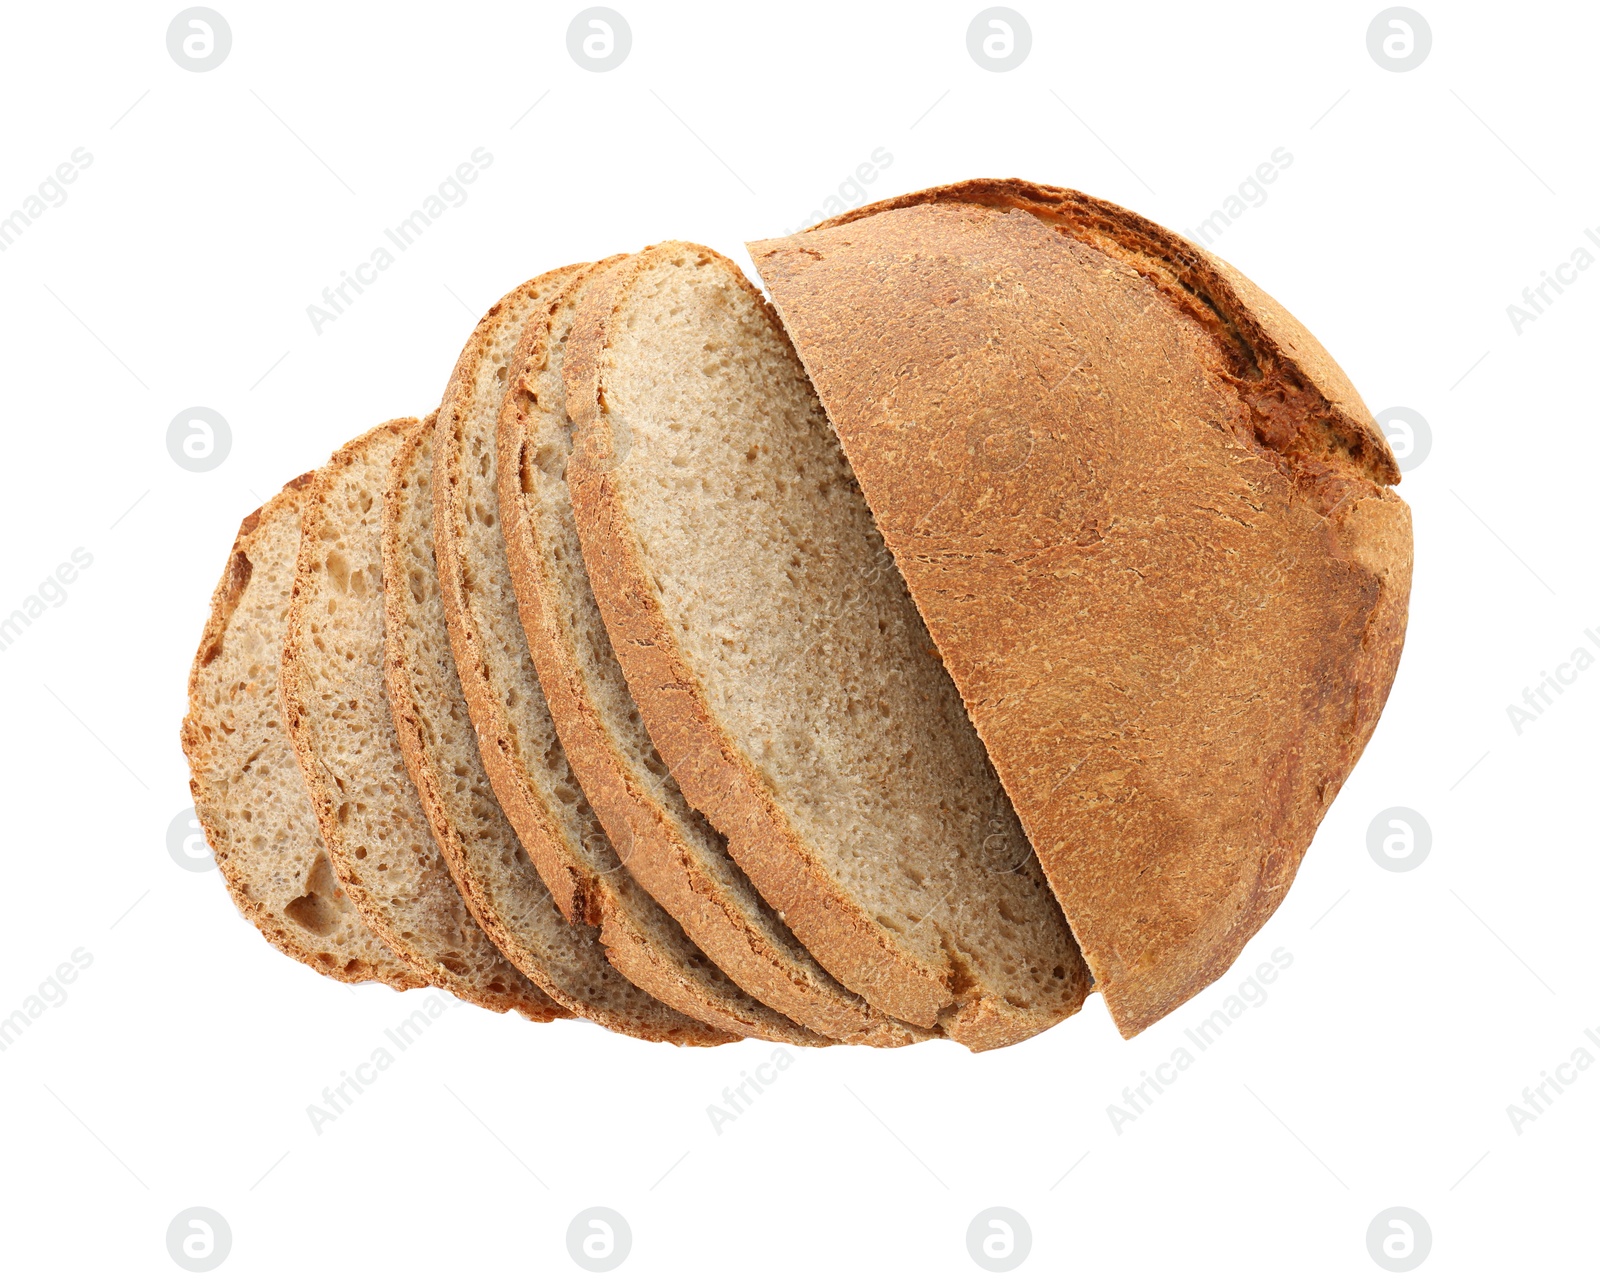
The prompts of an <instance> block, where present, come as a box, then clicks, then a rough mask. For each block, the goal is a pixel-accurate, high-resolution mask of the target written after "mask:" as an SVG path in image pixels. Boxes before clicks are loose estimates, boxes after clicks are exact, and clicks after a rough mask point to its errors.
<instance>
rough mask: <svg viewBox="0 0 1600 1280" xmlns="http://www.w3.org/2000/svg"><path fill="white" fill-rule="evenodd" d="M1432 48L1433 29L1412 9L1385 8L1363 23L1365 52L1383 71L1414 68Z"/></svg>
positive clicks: (1418, 65)
mask: <svg viewBox="0 0 1600 1280" xmlns="http://www.w3.org/2000/svg"><path fill="white" fill-rule="evenodd" d="M1432 48H1433V28H1432V27H1430V26H1429V25H1428V20H1427V19H1426V18H1424V17H1423V16H1422V15H1421V14H1420V13H1418V12H1417V11H1416V10H1415V9H1405V8H1400V7H1396V8H1393V9H1385V10H1384V11H1383V12H1382V13H1380V14H1378V16H1377V17H1375V18H1373V20H1372V21H1371V23H1369V24H1368V26H1367V52H1368V53H1370V54H1371V55H1372V60H1373V61H1374V62H1376V63H1377V64H1378V65H1379V66H1380V67H1382V68H1383V69H1384V70H1385V71H1415V70H1416V69H1417V68H1418V67H1420V66H1421V65H1422V64H1423V62H1424V61H1425V60H1426V58H1427V56H1428V52H1429V51H1430V50H1431V49H1432Z"/></svg>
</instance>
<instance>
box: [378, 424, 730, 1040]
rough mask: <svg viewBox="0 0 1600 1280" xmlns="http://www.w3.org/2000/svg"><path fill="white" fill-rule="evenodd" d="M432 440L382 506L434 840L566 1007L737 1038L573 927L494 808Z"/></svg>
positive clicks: (625, 1028)
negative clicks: (464, 680) (641, 982)
mask: <svg viewBox="0 0 1600 1280" xmlns="http://www.w3.org/2000/svg"><path fill="white" fill-rule="evenodd" d="M432 446H433V433H432V431H431V430H430V429H429V428H428V426H426V425H422V424H419V425H418V426H417V427H416V428H414V429H413V430H412V431H411V433H410V434H409V436H408V437H407V438H406V442H405V444H403V445H402V446H401V447H400V450H399V452H398V453H396V454H395V457H394V462H393V463H392V464H391V466H390V471H389V485H388V488H387V490H386V491H385V494H384V500H383V600H384V653H385V661H384V673H385V676H386V677H387V687H388V693H389V705H390V708H391V709H392V710H393V712H394V723H395V729H396V730H397V731H398V732H399V735H400V746H401V749H402V750H403V751H404V753H405V758H406V766H407V768H408V769H409V770H410V773H411V780H412V781H413V782H414V783H416V786H417V791H418V793H419V795H420V796H421V798H422V807H423V809H424V810H425V811H426V812H427V815H428V825H429V827H430V828H431V829H432V831H433V836H434V840H435V842H436V843H437V844H438V846H439V849H440V851H441V852H442V853H443V854H444V857H445V861H446V862H447V863H448V864H449V867H450V871H451V874H452V875H453V876H454V877H455V881H456V885H457V886H458V887H459V888H460V890H461V895H462V897H464V898H465V899H466V900H467V905H468V906H469V907H470V908H471V909H472V914H473V915H474V916H475V917H476V918H477V921H478V923H479V924H480V925H481V926H482V927H483V930H484V932H485V933H487V934H488V935H489V937H490V938H491V939H492V940H493V942H494V944H495V945H496V946H497V947H499V949H500V951H501V953H502V954H503V955H505V956H506V957H507V958H508V959H509V960H511V961H512V963H514V964H515V965H516V966H517V968H518V969H520V970H522V972H523V973H525V974H527V975H528V977H530V978H532V979H533V980H534V981H535V982H536V983H537V984H538V985H539V986H540V987H541V988H543V989H544V990H545V991H546V992H548V993H549V994H550V995H551V996H552V997H553V998H554V999H556V1000H557V1001H559V1002H560V1003H561V1004H562V1005H564V1006H565V1007H566V1008H567V1009H570V1010H571V1011H572V1012H573V1013H575V1014H577V1015H578V1016H580V1017H584V1018H589V1019H591V1020H593V1021H595V1022H597V1023H599V1024H600V1025H601V1026H604V1027H609V1028H610V1029H611V1030H613V1031H620V1032H622V1033H623V1034H625V1035H631V1036H637V1037H638V1038H640V1039H642V1040H666V1041H671V1042H673V1043H675V1044H697V1045H704V1044H723V1043H727V1042H728V1041H730V1040H732V1039H734V1038H735V1037H733V1036H730V1035H728V1034H727V1033H726V1032H722V1031H713V1030H712V1029H711V1028H710V1027H708V1026H706V1025H705V1024H704V1023H702V1022H698V1021H696V1020H695V1019H693V1018H688V1017H685V1016H684V1015H683V1014H681V1013H679V1012H678V1011H677V1010H675V1009H671V1008H668V1007H667V1006H666V1005H664V1004H662V1003H661V1002H660V1001H658V1000H656V999H655V998H654V997H653V996H649V995H646V994H645V993H644V992H643V991H641V990H640V989H639V988H638V987H636V986H634V985H633V983H631V982H629V981H628V980H627V979H626V978H624V977H623V976H622V975H621V974H620V973H618V972H617V970H615V969H614V968H612V967H611V965H610V964H609V963H608V962H607V960H606V954H605V950H604V949H603V948H602V946H601V945H600V938H599V934H598V931H597V930H595V929H592V928H590V927H589V926H587V925H582V924H578V925H574V924H569V923H568V922H567V921H566V920H565V919H564V918H563V917H562V915H561V913H560V912H559V911H557V910H556V905H555V903H554V901H552V900H551V897H550V891H549V889H547V888H546V887H545V884H544V881H542V880H541V879H540V878H539V873H538V872H536V871H535V870H534V869H533V864H532V863H531V862H529V861H528V855H527V853H526V852H525V851H524V850H523V848H522V846H521V844H519V843H518V841H517V837H516V833H515V832H514V831H512V829H511V824H510V823H508V822H507V821H506V818H505V815H504V814H503V813H501V811H500V806H499V805H498V804H497V803H495V798H494V791H493V790H492V789H491V787H490V785H489V775H488V774H486V773H485V772H484V770H483V762H482V760H481V759H480V758H479V755H478V742H477V737H476V735H475V734H474V733H473V731H472V722H471V720H470V719H469V717H468V714H467V700H466V697H465V696H464V695H463V694H462V692H461V681H460V679H459V678H458V677H457V675H456V664H455V657H454V656H453V655H452V654H451V652H450V636H449V633H448V632H447V631H446V629H445V622H444V604H443V602H442V601H441V600H440V599H439V575H438V572H437V570H436V569H435V567H434V561H433V490H432V485H431V483H430V481H431V475H432V471H433V447H432Z"/></svg>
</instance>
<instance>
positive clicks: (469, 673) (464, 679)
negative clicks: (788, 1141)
mask: <svg viewBox="0 0 1600 1280" xmlns="http://www.w3.org/2000/svg"><path fill="white" fill-rule="evenodd" d="M580 270H581V267H566V268H562V269H560V270H558V271H552V272H549V273H547V274H546V275H543V276H540V277H538V278H537V279H535V280H530V281H529V282H528V283H526V284H524V285H522V286H521V287H519V288H517V289H515V290H513V291H512V292H511V293H509V294H507V295H506V296H505V297H504V298H502V299H501V300H500V301H499V302H498V303H496V304H495V306H494V307H493V308H491V309H490V311H489V313H488V314H487V315H486V316H484V318H483V320H482V321H480V322H479V324H478V326H477V328H476V329H475V330H474V331H473V333H472V336H471V337H470V338H469V339H468V341H467V344H466V346H465V347H464V348H463V349H462V352H461V357H460V359H459V360H458V361H457V362H456V367H455V371H454V372H453V373H452V374H451V377H450V382H449V385H448V386H447V387H446V389H445V394H444V399H443V401H442V402H441V403H440V407H439V416H438V425H437V427H436V429H435V433H434V442H433V502H434V553H435V558H436V560H437V563H438V569H439V583H440V589H441V592H442V595H443V599H444V607H445V618H446V622H447V624H448V628H449V633H450V642H451V647H452V649H453V650H454V652H455V656H456V668H457V670H458V671H459V672H460V676H461V684H462V688H463V690H464V692H465V693H466V698H467V705H468V708H469V709H470V712H471V716H472V723H473V725H474V727H475V728H476V730H477V734H478V744H479V749H480V750H481V752H482V758H483V763H484V765H485V767H486V768H487V770H488V773H489V778H490V780H491V782H492V783H493V785H494V791H495V794H496V796H497V797H498V798H499V801H500V804H501V807H502V808H503V809H504V811H505V814H506V817H507V818H508V819H509V820H510V822H511V825H512V828H513V829H514V830H515V831H516V833H517V837H518V838H519V839H520V840H521V841H522V844H523V847H524V848H525V849H526V850H527V851H528V855H529V857H530V858H531V859H532V860H533V864H534V866H535V867H537V868H538V870H539V873H540V875H541V876H542V877H543V878H544V881H545V883H546V884H547V885H549V887H550V890H551V892H552V894H553V895H554V897H555V901H556V905H557V906H558V907H559V908H560V909H561V911H562V913H563V914H564V915H565V916H566V917H567V919H569V920H571V921H573V922H574V923H582V924H586V925H589V926H592V927H598V928H599V930H600V940H601V941H602V942H603V943H604V944H605V947H606V953H607V955H608V956H610V958H611V962H612V963H613V964H614V965H616V966H617V968H618V969H620V970H621V971H622V973H623V974H624V975H626V976H627V977H628V978H629V979H631V980H632V981H633V982H634V983H636V984H637V985H638V986H640V987H642V988H644V990H646V991H648V992H649V993H650V994H651V995H653V996H655V997H656V998H657V999H659V1000H661V1001H663V1002H664V1003H666V1004H669V1005H671V1006H672V1007H673V1008H675V1009H677V1010H679V1011H680V1012H682V1013H685V1014H688V1015H689V1016H690V1017H693V1018H697V1019H699V1020H700V1021H701V1022H704V1023H706V1024H707V1025H708V1026H711V1027H715V1028H717V1029H718V1030H720V1031H723V1032H726V1033H728V1034H731V1035H745V1036H754V1037H758V1038H761V1039H766V1040H781V1041H789V1042H792V1043H799V1044H821V1043H824V1042H825V1041H824V1040H823V1038H822V1037H820V1036H818V1035H817V1034H816V1033H815V1032H811V1031H808V1030H806V1029H805V1028H804V1027H801V1026H798V1025H796V1024H795V1023H794V1022H792V1021H791V1020H790V1019H788V1018H785V1017H783V1016H782V1015H781V1014H778V1013H776V1012H774V1011H773V1010H771V1009H769V1008H767V1007H766V1006H765V1005H763V1004H761V1003H760V1002H759V1001H758V1000H756V999H755V998H754V997H752V996H751V995H749V994H748V993H746V992H744V991H742V990H741V989H740V988H739V987H738V986H736V985H735V984H734V983H733V982H732V981H731V980H730V979H729V978H728V977H727V976H726V975H725V974H724V973H722V971H721V970H719V969H718V968H717V967H716V966H715V965H714V964H713V963H712V962H711V961H710V960H709V959H707V957H706V956H705V954H704V953H703V952H702V951H701V950H700V949H699V948H698V947H697V946H695V945H694V943H693V942H691V941H690V940H689V938H688V936H687V935H686V934H685V933H684V931H683V929H682V928H681V927H680V926H679V925H678V923H677V921H675V920H674V919H673V918H672V917H671V916H670V915H668V914H667V912H665V911H664V910H662V908H661V907H660V906H659V905H657V903H656V902H655V901H654V900H653V899H652V898H651V897H650V895H649V894H647V893H646V892H644V890H643V889H641V888H640V887H639V885H638V884H636V883H635V882H634V879H633V877H632V876H631V875H630V874H629V873H628V870H627V868H626V867H625V866H623V864H622V861H621V859H620V858H619V857H618V855H617V853H616V851H615V850H614V849H613V848H612V847H611V843H610V841H609V840H608V839H607V838H606V833H605V831H604V829H603V828H602V826H601V823H600V820H599V819H598V818H597V817H596V816H595V813H594V810H593V809H592V808H590V806H589V802H588V799H587V798H586V797H585V795H584V793H583V788H582V787H581V786H580V785H579V783H578V779H577V778H576V776H575V775H574V774H573V771H572V767H571V765H570V764H569V763H568V761H567V757H566V754H565V752H564V751H563V749H562V744H561V742H560V739H559V738H558V736H557V734H556V728H555V725H554V723H553V722H552V720H551V718H550V709H549V706H548V704H547V703H546V701H545V697H544V693H543V692H542V690H541V688H540V685H539V677H538V673H537V672H536V670H535V668H534V665H533V659H532V657H531V656H530V654H529V649H528V639H527V636H526V635H525V633H524V632H523V629H522V622H521V619H520V617H519V615H518V611H517V597H516V593H515V590H514V588H513V586H512V582H511V568H510V565H509V563H508V561H507V558H506V544H505V538H504V536H503V534H502V532H501V527H500V520H499V508H498V496H497V493H496V454H495V429H496V424H497V422H498V421H499V417H500V408H501V404H502V402H503V401H504V399H505V394H506V387H507V375H508V370H509V366H510V363H511V356H512V353H513V351H514V350H515V348H516V345H517V339H518V337H519V336H520V334H521V332H522V328H523V324H524V323H525V322H526V320H527V319H528V317H529V316H530V315H531V314H532V313H533V312H534V310H535V308H536V307H538V306H540V305H548V304H549V302H550V301H551V300H553V299H554V298H555V297H556V296H558V295H559V294H560V292H561V291H562V289H564V288H565V286H566V285H567V283H569V282H570V281H571V280H572V278H573V277H574V275H575V274H576V273H577V272H578V271H580Z"/></svg>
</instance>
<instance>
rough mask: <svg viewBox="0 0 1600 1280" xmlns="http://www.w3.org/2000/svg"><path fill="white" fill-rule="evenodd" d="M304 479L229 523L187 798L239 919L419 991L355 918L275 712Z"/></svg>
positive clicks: (187, 734) (275, 939) (192, 680)
mask: <svg viewBox="0 0 1600 1280" xmlns="http://www.w3.org/2000/svg"><path fill="white" fill-rule="evenodd" d="M312 478H313V477H312V474H311V473H309V472H308V473H307V474H306V475H303V476H297V477H296V478H295V479H293V480H291V481H289V483H288V484H287V485H285V486H284V487H283V490H282V492H280V493H278V494H277V495H276V496H275V497H273V498H272V499H271V500H270V501H269V502H267V503H266V505H264V506H263V507H261V508H260V509H259V510H257V511H253V512H251V514H250V515H248V516H246V517H245V518H244V520H243V522H242V523H241V524H240V525H239V534H238V537H237V538H236V539H235V540H234V544H233V549H232V551H231V552H230V553H229V555H228V563H227V566H226V567H225V568H224V570H223V574H222V579H221V581H220V582H219V583H218V584H217V589H216V591H215V593H213V595H212V597H211V615H210V617H209V619H208V620H207V622H206V627H205V632H204V634H203V635H202V636H201V639H200V646H199V649H198V650H197V651H196V654H195V660H194V665H193V667H192V669H191V670H190V673H189V710H188V714H187V715H186V716H185V717H184V721H183V733H182V740H183V751H184V754H185V755H186V756H187V757H188V760H189V768H190V779H189V790H190V792H191V793H192V794H193V796H194V807H195V813H196V815H197V816H198V817H199V819H200V824H201V827H202V828H203V829H204V831H205V833H206V843H207V844H209V845H210V847H211V849H212V851H213V853H214V854H215V857H216V863H217V868H218V870H220V871H221V872H222V879H223V883H224V884H225V885H226V886H227V888H228V893H229V894H230V895H231V896H232V898H233V901H234V903H235V905H236V906H237V907H238V908H239V912H240V914H242V915H243V916H244V917H245V919H247V920H249V921H250V922H251V923H252V924H254V925H255V926H256V928H257V929H259V930H260V931H261V933H262V935H263V936H265V937H266V939H267V941H269V942H270V943H272V945H273V946H275V947H276V948H277V949H278V950H279V951H282V952H283V953H284V954H285V955H287V956H290V957H291V958H293V959H295V960H299V961H300V962H301V963H303V964H306V965H309V966H310V967H311V968H313V969H315V970H316V971H317V972H318V973H321V974H325V975H326V976H328V977H330V978H335V979H337V980H338V981H340V982H382V983H385V984H386V985H388V986H390V987H393V988H394V989H395V990H396V991H406V990H409V989H411V988H413V987H420V986H425V985H427V980H426V979H425V978H424V977H422V976H421V975H419V974H418V973H416V972H415V971H414V970H413V969H411V968H410V966H408V965H406V964H405V963H404V962H403V961H401V960H400V959H398V958H397V957H396V956H395V955H394V953H393V952H391V951H390V950H389V949H388V947H386V946H384V944H383V941H382V940H381V939H380V938H379V937H378V936H377V935H376V934H375V933H373V932H372V931H371V930H370V929H369V928H368V927H367V926H366V924H365V923H364V922H363V921H362V919H361V916H360V915H359V913H358V912H357V911H356V910H355V909H354V907H353V906H352V905H351V902H350V899H349V897H348V896H347V895H346V894H345V892H344V890H343V888H341V887H340V885H339V882H338V880H337V879H336V878H335V877H334V875H333V872H332V868H331V867H330V866H329V863H328V857H327V853H326V851H325V850H324V848H323V845H322V837H321V836H320V835H319V834H318V832H317V822H316V815H315V814H314V813H313V812H312V808H311V799H310V797H309V796H308V795H307V794H306V789H305V782H304V781H303V780H302V778H301V777H300V769H299V766H298V765H297V764H296V763H295V757H294V748H293V747H292V746H291V745H290V743H289V737H288V734H287V732H286V730H285V728H284V724H283V716H282V712H281V710H280V708H279V705H278V662H279V657H280V654H281V652H282V648H283V631H284V626H285V621H286V618H287V614H288V609H289V596H290V591H291V588H292V587H293V584H294V565H295V555H296V553H297V551H298V549H299V546H300V511H301V505H302V502H303V495H304V491H305V490H306V488H307V487H308V486H309V485H310V483H311V481H312Z"/></svg>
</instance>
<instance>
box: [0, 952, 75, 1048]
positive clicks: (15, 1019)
mask: <svg viewBox="0 0 1600 1280" xmlns="http://www.w3.org/2000/svg"><path fill="white" fill-rule="evenodd" d="M93 963H94V956H92V955H90V954H89V949H88V948H87V947H78V948H76V949H75V950H74V951H73V953H72V954H71V955H70V956H68V957H67V958H66V959H65V960H63V961H62V962H61V963H60V964H58V965H57V966H56V967H55V968H54V969H52V970H51V971H50V972H49V973H48V974H47V975H46V976H45V979H44V981H43V982H41V983H40V984H39V985H38V986H37V987H35V988H34V989H33V991H32V992H30V993H29V994H28V995H27V996H26V997H24V998H23V999H22V1000H21V1001H19V1002H18V1004H17V1007H16V1008H15V1009H13V1010H12V1011H11V1012H10V1013H9V1014H7V1015H6V1016H5V1017H4V1018H3V1019H0V1053H4V1052H5V1051H6V1050H7V1049H9V1048H11V1046H12V1045H13V1044H15V1043H16V1042H17V1040H18V1039H20V1038H21V1036H22V1033H23V1032H24V1031H26V1030H27V1029H28V1028H29V1027H31V1026H32V1025H33V1024H34V1023H36V1022H37V1021H39V1019H40V1018H42V1017H44V1015H45V1014H46V1013H48V1012H49V1011H50V1010H51V1009H59V1008H60V1007H61V1006H62V1005H64V1004H66V1002H67V996H68V994H69V993H68V991H67V988H68V987H70V986H71V985H72V984H73V983H74V982H76V981H77V980H78V978H79V976H80V975H81V974H82V973H83V971H84V970H85V969H87V968H88V967H89V966H90V965H92V964H93Z"/></svg>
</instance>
